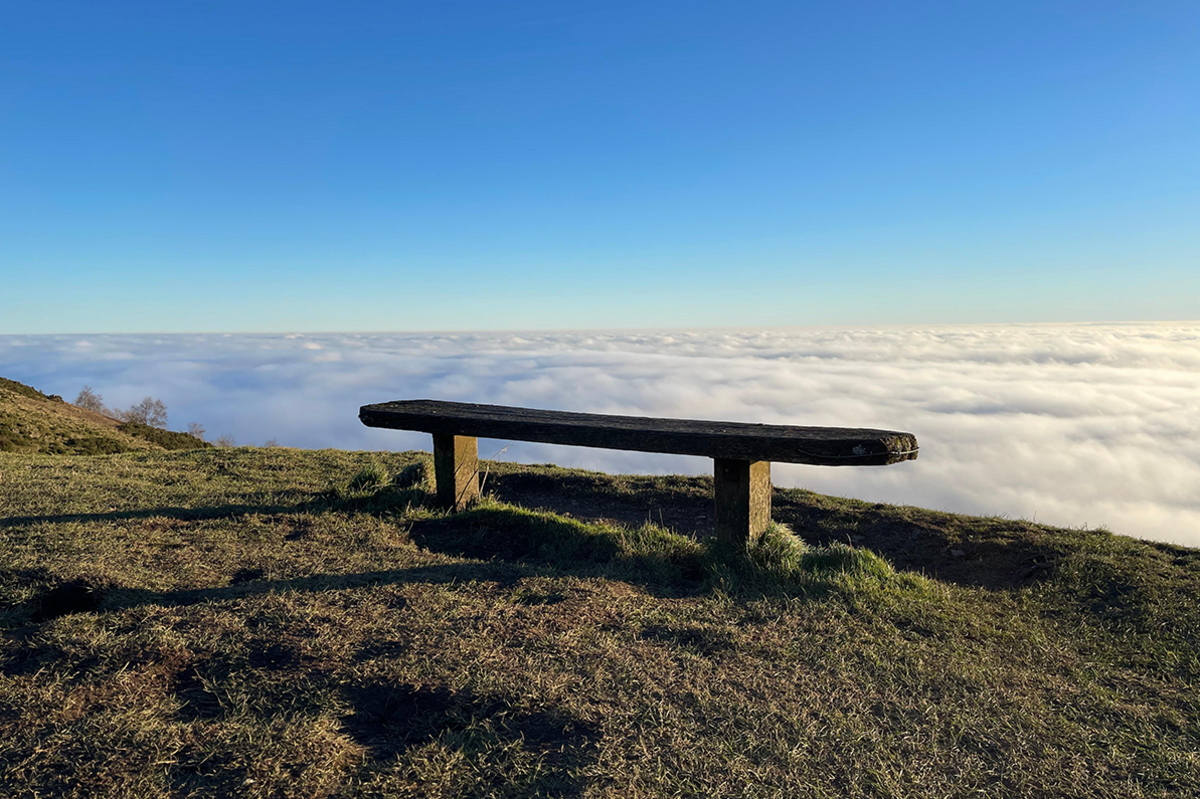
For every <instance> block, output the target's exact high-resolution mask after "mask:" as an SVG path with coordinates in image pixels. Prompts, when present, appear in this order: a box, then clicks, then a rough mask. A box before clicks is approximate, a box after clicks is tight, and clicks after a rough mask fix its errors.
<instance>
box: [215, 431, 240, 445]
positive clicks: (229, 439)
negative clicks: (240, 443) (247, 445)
mask: <svg viewBox="0 0 1200 799" xmlns="http://www.w3.org/2000/svg"><path fill="white" fill-rule="evenodd" d="M213 443H214V444H216V445H217V446H218V447H236V446H237V442H236V441H234V439H233V436H231V435H229V434H228V433H224V434H222V435H219V436H217V440H216V441H214V442H213Z"/></svg>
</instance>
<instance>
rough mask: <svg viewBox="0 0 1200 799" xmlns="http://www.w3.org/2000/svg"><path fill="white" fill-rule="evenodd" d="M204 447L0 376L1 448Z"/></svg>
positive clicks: (102, 451)
mask: <svg viewBox="0 0 1200 799" xmlns="http://www.w3.org/2000/svg"><path fill="white" fill-rule="evenodd" d="M207 446H209V445H208V444H205V443H204V442H203V441H201V440H200V439H198V438H195V437H193V436H190V435H188V434H187V433H175V432H171V431H169V430H160V429H158V428H156V427H150V426H148V425H144V424H138V423H136V422H121V421H119V420H117V419H110V418H109V417H107V416H104V415H103V414H99V413H93V412H92V411H85V410H84V409H83V408H76V407H75V406H74V405H70V404H68V403H66V402H63V400H62V398H61V397H53V396H48V395H46V394H43V393H42V392H40V391H38V390H37V389H35V388H32V387H31V386H27V385H24V384H22V383H18V382H16V381H15V380H8V379H5V378H0V452H40V453H46V454H54V455H111V454H115V453H119V452H139V451H150V450H163V449H194V448H198V447H207Z"/></svg>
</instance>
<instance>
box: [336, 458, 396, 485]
mask: <svg viewBox="0 0 1200 799" xmlns="http://www.w3.org/2000/svg"><path fill="white" fill-rule="evenodd" d="M391 482H392V476H391V474H390V473H389V472H388V470H387V467H385V466H384V465H383V464H382V463H379V462H378V461H372V462H371V463H368V464H367V465H366V466H364V467H362V468H361V469H359V470H358V472H357V473H356V474H355V475H354V476H353V477H351V478H350V482H349V484H348V485H347V486H346V488H347V490H349V491H351V492H357V493H365V492H368V491H377V490H379V489H381V488H385V487H386V486H387V485H388V484H389V483H391Z"/></svg>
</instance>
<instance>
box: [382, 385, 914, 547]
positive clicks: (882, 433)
mask: <svg viewBox="0 0 1200 799" xmlns="http://www.w3.org/2000/svg"><path fill="white" fill-rule="evenodd" d="M358 418H359V419H361V420H362V423H363V424H365V425H367V426H368V427H387V428H391V429H394V430H419V431H421V432H424V433H432V434H433V467H434V481H435V484H436V491H437V498H438V501H439V502H440V503H441V504H443V505H445V506H447V507H451V508H455V509H458V508H462V507H463V506H464V505H466V504H467V503H468V502H470V501H471V500H473V499H475V498H476V497H477V496H479V473H478V459H479V444H478V441H477V439H479V438H498V439H502V440H514V441H537V442H541V443H545V444H570V445H574V446H579V447H602V448H605V449H625V450H634V451H638V452H667V453H675V454H680V455H702V456H704V457H706V458H712V459H713V461H714V469H713V476H714V489H715V492H714V493H715V498H716V533H717V535H718V536H720V537H721V538H724V539H726V540H730V541H738V542H746V541H749V540H751V539H753V538H755V537H757V536H758V535H759V534H760V533H762V532H763V531H764V530H765V529H766V528H767V525H768V524H770V522H771V461H779V462H783V463H809V464H815V465H818V466H882V465H884V464H889V463H897V462H899V461H904V460H911V459H913V458H916V457H917V439H916V436H914V435H912V434H911V433H898V432H894V431H890V430H867V429H858V428H843V427H793V426H791V425H773V424H745V423H741V422H702V421H694V420H690V419H652V418H648V417H642V416H609V415H602V414H597V413H567V412H564V411H541V410H533V409H530V408H511V407H507V406H503V405H475V404H471V403H466V402H442V401H439V400H404V401H398V402H383V403H379V404H377V405H364V406H362V408H361V409H360V410H359V413H358Z"/></svg>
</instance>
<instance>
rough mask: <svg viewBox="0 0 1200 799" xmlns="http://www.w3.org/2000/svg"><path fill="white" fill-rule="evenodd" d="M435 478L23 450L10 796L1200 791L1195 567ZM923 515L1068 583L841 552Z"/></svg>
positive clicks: (4, 616)
mask: <svg viewBox="0 0 1200 799" xmlns="http://www.w3.org/2000/svg"><path fill="white" fill-rule="evenodd" d="M426 457H427V456H422V455H420V454H418V453H398V454H387V453H374V454H372V453H348V452H338V451H320V452H301V451H295V450H283V449H240V450H230V449H221V450H203V451H191V452H175V453H153V454H136V453H129V454H122V455H113V456H107V457H91V458H89V457H59V458H52V457H47V456H32V455H8V456H5V457H4V458H3V459H2V460H0V480H2V481H3V482H0V485H2V486H3V487H4V491H3V492H0V603H2V605H3V610H2V612H0V625H2V626H3V628H4V632H3V637H2V638H0V708H2V709H3V710H0V794H2V795H13V796H21V795H28V796H35V795H37V796H78V797H84V796H129V797H134V796H136V797H154V796H164V797H165V796H212V797H218V796H219V797H225V796H249V797H268V796H279V797H284V796H286V797H334V796H355V797H359V796H447V797H450V796H514V797H515V796H609V795H620V796H680V795H689V796H693V795H694V796H700V795H704V796H793V795H801V796H862V797H868V796H872V797H874V796H921V797H925V796H968V795H980V794H982V795H988V796H1078V795H1088V796H1101V797H1103V796H1112V797H1118V796H1119V797H1140V796H1181V795H1189V794H1195V793H1197V792H1200V762H1198V760H1197V755H1196V753H1197V751H1200V734H1198V733H1197V730H1198V729H1200V723H1198V722H1200V707H1197V700H1196V696H1197V692H1196V687H1197V686H1196V680H1197V669H1196V641H1197V633H1196V630H1197V628H1196V622H1197V613H1196V610H1195V609H1194V603H1192V602H1190V601H1186V600H1187V599H1188V598H1189V597H1191V596H1194V592H1195V590H1196V589H1197V587H1200V585H1198V582H1200V560H1198V558H1197V553H1196V552H1194V551H1191V550H1184V549H1180V548H1172V547H1163V546H1159V545H1150V544H1144V543H1141V542H1135V541H1131V540H1128V539H1121V538H1117V537H1114V536H1107V535H1102V534H1094V533H1087V534H1082V533H1078V532H1071V531H1055V530H1052V529H1050V528H1042V527H1034V528H1031V527H1029V526H1028V525H1027V524H1026V523H1024V522H1010V523H1007V524H1008V526H1007V527H1006V526H1005V524H1006V523H1004V522H1003V521H1002V520H974V521H973V520H971V519H969V518H966V517H949V516H948V515H945V514H942V515H933V514H931V513H930V512H927V511H920V510H919V509H911V508H886V507H880V506H873V505H870V506H866V505H858V504H855V503H851V502H849V501H843V500H835V499H833V498H824V497H817V496H816V495H810V494H807V493H805V492H781V493H780V496H781V498H782V500H783V501H782V502H781V506H782V507H783V513H782V514H781V515H782V516H785V517H787V519H786V520H791V523H792V524H793V525H795V524H796V520H797V519H798V518H800V517H801V516H803V515H804V514H808V515H809V516H811V517H813V518H814V519H815V518H819V519H821V520H822V524H823V526H822V527H821V528H820V530H821V532H820V533H819V534H814V533H812V532H811V531H810V530H807V529H802V530H801V533H802V535H801V536H800V537H797V536H795V535H793V534H791V533H790V532H789V530H788V529H787V528H786V527H784V526H782V525H781V526H777V527H776V528H775V529H774V530H773V531H772V533H771V534H770V535H769V536H768V537H767V538H766V539H765V540H764V541H763V542H762V543H761V545H760V546H759V547H757V548H756V549H755V550H753V551H751V552H750V553H747V554H744V555H743V554H740V553H735V552H730V551H728V550H723V549H722V548H720V547H718V546H716V545H715V544H713V543H712V542H711V541H709V540H707V539H704V538H702V537H701V538H697V537H693V536H691V535H688V534H687V532H688V531H686V530H680V529H679V528H678V527H674V528H672V527H671V526H669V525H668V526H663V525H661V524H656V523H647V522H646V521H645V519H642V520H640V521H622V519H621V518H620V513H619V512H616V513H612V514H609V513H599V514H594V515H591V514H576V513H572V515H570V516H568V515H565V514H564V513H562V512H555V511H553V510H552V509H545V508H543V509H538V508H539V507H540V506H543V505H544V504H545V503H544V502H542V501H541V498H543V497H545V496H548V495H549V491H548V489H547V486H548V485H551V484H566V485H568V486H575V487H576V488H578V490H579V491H584V490H585V489H586V490H588V491H590V492H591V493H590V495H588V496H587V497H586V498H585V500H584V501H582V502H581V504H580V505H577V506H576V508H577V509H581V508H583V507H584V504H586V505H588V506H589V507H592V508H596V507H598V508H600V509H601V510H604V509H605V508H606V507H607V506H605V505H604V497H605V496H609V495H610V496H611V502H612V504H613V506H614V507H615V508H617V510H618V511H620V507H621V506H622V505H623V504H624V505H628V506H631V505H632V504H633V503H635V502H636V501H642V502H647V501H654V502H661V503H663V504H664V505H666V506H668V507H669V508H670V509H672V510H673V511H675V512H677V513H678V517H679V518H685V517H686V516H687V515H688V509H689V508H690V507H691V506H690V505H689V504H688V503H689V502H694V501H701V500H702V499H703V497H702V496H701V495H702V494H703V489H704V485H703V481H702V480H695V479H692V478H672V479H670V480H667V479H657V478H614V477H610V476H605V475H593V476H592V478H591V484H590V488H587V486H588V483H587V481H586V479H585V478H586V473H580V472H575V471H568V470H558V469H555V468H554V467H516V466H511V465H505V464H496V465H494V470H493V475H498V476H499V478H500V479H499V480H498V481H497V485H500V486H502V487H503V486H506V488H505V491H506V492H508V493H506V494H505V495H504V496H505V499H507V500H510V502H502V501H499V500H497V499H490V500H486V501H484V502H482V503H480V504H479V505H478V506H476V507H475V508H473V509H472V510H470V511H468V512H465V513H461V514H456V515H453V516H448V515H445V514H443V513H441V512H440V511H437V510H436V509H434V508H432V507H431V505H430V496H429V492H428V488H429V486H428V468H427V462H426V460H425V458H426ZM521 474H527V475H528V476H527V477H520V475H521ZM516 478H519V479H516ZM522 480H524V482H525V483H527V484H529V485H531V486H534V487H536V491H535V492H534V494H532V495H531V496H534V497H536V498H538V500H537V501H531V502H530V503H529V505H522V504H512V502H511V500H515V499H517V498H518V497H516V496H514V495H513V494H512V493H511V492H512V491H513V490H514V487H515V486H518V485H520V483H521V481H522ZM506 481H507V482H506ZM651 491H656V492H658V493H657V495H656V497H655V498H654V499H652V500H651V499H648V497H647V493H648V492H651ZM639 496H640V497H641V500H637V497H639ZM924 514H930V515H924ZM666 517H667V514H664V518H666ZM694 517H695V514H693V518H694ZM597 518H598V519H601V520H596V519H597ZM838 519H842V520H844V523H845V528H844V529H843V530H841V534H839V533H838V531H837V530H835V529H834V527H835V526H836V524H838V523H839V522H838ZM918 525H920V526H922V529H927V530H933V529H941V530H944V531H951V530H952V531H954V535H957V536H958V540H959V542H960V546H971V545H972V542H976V544H977V546H979V547H980V548H982V546H983V544H984V543H986V542H994V546H996V547H998V548H999V549H998V550H997V551H998V552H1000V554H999V555H997V563H998V564H1000V565H1004V564H1008V563H1010V560H1009V558H1008V557H1007V554H1005V553H1010V552H1011V550H1012V549H1014V548H1019V549H1020V550H1021V551H1022V552H1026V553H1029V552H1032V553H1035V555H1036V556H1037V557H1040V558H1042V559H1043V560H1042V561H1041V562H1043V563H1046V564H1050V565H1049V566H1048V567H1047V568H1045V569H1041V570H1038V571H1037V574H1036V575H1035V576H1034V578H1033V579H1030V580H1025V581H1008V582H1006V583H1004V584H985V581H983V580H973V579H971V572H970V571H966V570H964V571H962V572H959V573H956V574H955V580H954V581H949V582H948V581H940V580H935V579H931V578H930V577H929V576H926V575H927V574H928V573H930V572H932V571H933V569H931V568H925V566H927V565H929V564H922V563H921V562H920V561H919V559H918V554H919V551H918V550H917V549H914V550H913V551H912V552H910V553H908V555H907V556H906V557H905V558H900V557H892V556H890V555H888V551H889V550H888V547H890V546H892V544H893V543H894V541H893V539H892V538H889V537H887V535H881V541H882V542H883V543H882V545H881V546H880V547H879V548H875V547H873V546H871V544H870V542H869V541H865V540H863V541H861V543H857V544H854V545H849V544H846V543H840V544H838V543H835V542H836V541H842V542H845V541H846V540H847V539H849V540H853V537H859V538H860V539H861V538H863V537H865V536H866V535H867V534H868V533H869V531H870V530H872V529H878V530H884V531H887V530H893V529H897V530H910V529H912V528H914V527H916V526H918ZM814 526H815V525H814ZM797 529H800V528H797ZM1027 529H1028V530H1032V532H1031V533H1029V534H1028V535H1025V534H1024V533H1023V532H1022V531H1023V530H1027ZM946 534H947V535H949V534H950V533H946ZM826 535H828V536H829V539H828V540H826V539H825V538H823V536H826ZM905 535H907V533H905ZM929 535H932V533H929ZM1004 542H1008V543H1007V544H1004ZM1005 547H1007V548H1005ZM906 558H907V559H906ZM934 563H935V564H936V561H935V562H934ZM985 565H986V564H981V565H979V566H977V567H976V568H977V569H978V570H979V571H982V570H983V568H984V566H985Z"/></svg>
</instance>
